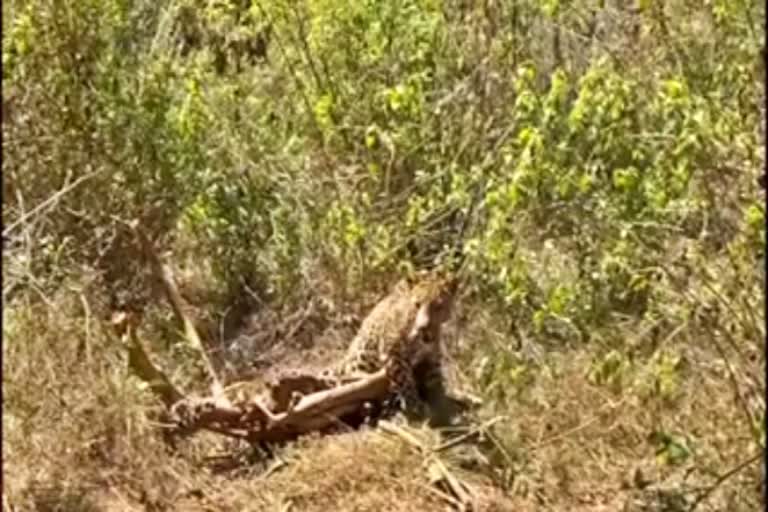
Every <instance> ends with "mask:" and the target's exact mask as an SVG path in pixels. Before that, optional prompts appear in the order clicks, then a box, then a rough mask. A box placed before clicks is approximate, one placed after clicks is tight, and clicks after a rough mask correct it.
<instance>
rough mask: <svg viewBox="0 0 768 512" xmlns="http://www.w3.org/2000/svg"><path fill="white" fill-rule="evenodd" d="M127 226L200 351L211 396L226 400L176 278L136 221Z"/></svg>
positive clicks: (181, 324) (187, 336)
mask: <svg viewBox="0 0 768 512" xmlns="http://www.w3.org/2000/svg"><path fill="white" fill-rule="evenodd" d="M129 226H130V228H131V230H133V232H134V234H135V235H136V237H137V238H138V239H139V242H140V243H141V247H142V249H143V251H144V254H145V255H146V256H147V258H149V261H150V263H151V265H152V271H153V273H154V274H155V277H156V278H157V279H158V280H159V281H160V283H161V284H162V286H163V291H165V295H166V298H167V299H168V302H169V303H170V305H171V308H173V313H174V315H175V316H176V319H177V321H178V322H179V325H180V327H181V329H182V331H183V332H184V336H185V337H186V338H187V341H188V342H189V343H190V344H191V345H192V346H193V347H194V348H196V349H197V350H198V351H199V352H200V357H201V358H202V359H203V363H204V365H205V369H206V371H207V373H208V377H209V378H210V379H211V391H212V393H213V396H214V397H215V398H217V399H219V400H226V398H225V395H224V386H222V384H221V380H220V379H219V377H218V375H217V373H216V368H215V367H214V365H213V361H212V360H211V358H210V356H209V355H208V352H207V351H206V350H205V346H204V345H203V342H202V340H201V339H200V336H199V335H198V333H197V329H195V325H194V324H193V323H192V320H190V318H189V316H188V315H187V314H186V313H185V312H184V300H183V299H182V298H181V294H180V293H179V288H178V286H176V280H175V279H174V277H173V271H172V270H171V267H170V266H169V265H167V264H165V263H164V262H163V260H162V259H161V258H160V255H159V254H158V253H157V251H156V250H155V247H154V245H153V244H152V241H151V240H150V239H149V237H148V236H147V234H146V233H145V232H144V231H143V230H142V229H141V226H140V225H139V222H138V221H136V220H134V221H133V222H131V223H129Z"/></svg>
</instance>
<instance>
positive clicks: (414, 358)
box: [336, 270, 458, 417]
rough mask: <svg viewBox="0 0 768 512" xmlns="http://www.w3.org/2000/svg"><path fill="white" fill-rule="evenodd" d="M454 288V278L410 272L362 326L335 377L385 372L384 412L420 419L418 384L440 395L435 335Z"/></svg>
mask: <svg viewBox="0 0 768 512" xmlns="http://www.w3.org/2000/svg"><path fill="white" fill-rule="evenodd" d="M457 288H458V278H457V276H456V275H455V274H452V273H450V272H444V271H440V270H423V271H419V272H415V273H414V274H411V275H410V276H407V277H405V278H403V279H401V280H400V281H398V282H397V283H396V284H395V285H394V287H393V288H392V289H391V291H390V293H389V294H388V295H387V296H386V297H384V299H382V300H381V301H380V302H378V303H377V304H376V306H374V308H373V309H372V310H371V312H370V313H369V314H368V316H367V317H366V318H365V319H364V320H363V322H362V324H361V326H360V329H359V330H358V332H357V334H356V336H355V337H354V339H353V340H352V342H351V343H350V345H349V348H348V349H347V352H346V354H345V356H344V358H343V359H342V361H341V363H340V364H339V365H338V367H337V368H336V373H337V374H340V375H356V374H361V373H362V374H370V373H374V372H377V371H379V370H380V369H382V368H385V371H386V374H387V378H388V380H389V382H390V395H391V397H392V400H390V402H389V404H388V407H387V408H386V410H387V411H388V412H393V411H394V410H395V409H396V408H400V409H401V410H403V411H404V412H405V413H406V414H407V415H408V416H411V417H423V416H424V415H425V414H426V413H427V409H428V404H427V403H426V402H425V400H424V399H423V398H422V396H421V393H420V389H419V384H421V388H422V389H424V390H427V393H428V394H429V395H435V394H437V395H440V394H443V393H444V390H445V383H444V378H443V371H442V359H443V356H442V347H441V343H440V335H441V327H442V324H443V323H445V322H446V321H447V320H448V319H449V318H450V315H451V312H452V309H453V303H454V298H455V295H456V291H457ZM417 369H418V370H419V371H418V374H417Z"/></svg>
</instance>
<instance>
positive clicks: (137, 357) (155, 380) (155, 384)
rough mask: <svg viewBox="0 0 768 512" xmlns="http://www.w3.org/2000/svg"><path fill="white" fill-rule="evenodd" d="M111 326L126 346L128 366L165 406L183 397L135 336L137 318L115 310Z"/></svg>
mask: <svg viewBox="0 0 768 512" xmlns="http://www.w3.org/2000/svg"><path fill="white" fill-rule="evenodd" d="M111 324H112V327H113V328H114V329H115V331H116V333H117V335H118V336H120V338H121V340H122V341H123V343H124V344H125V345H126V346H127V347H128V367H129V368H130V369H131V371H133V372H134V373H135V374H136V376H137V377H139V378H140V379H141V380H143V381H144V382H146V383H147V384H148V385H149V387H150V389H151V390H152V392H153V393H154V394H155V395H157V396H158V398H160V401H162V402H163V404H164V405H165V406H166V407H167V408H169V409H170V408H171V406H173V404H175V403H177V402H179V401H180V400H183V399H184V395H183V394H182V393H181V391H179V390H178V389H177V388H176V387H175V386H174V385H173V383H172V382H171V380H170V379H169V378H168V376H166V375H165V373H163V372H162V371H161V370H160V369H158V368H157V366H155V365H154V364H153V363H152V360H151V359H150V358H149V356H148V355H147V352H146V350H144V346H143V345H142V344H141V341H139V338H138V337H137V336H136V327H137V326H138V319H137V318H136V317H135V316H134V315H132V314H131V313H127V312H124V311H120V312H115V313H114V314H113V315H112V319H111Z"/></svg>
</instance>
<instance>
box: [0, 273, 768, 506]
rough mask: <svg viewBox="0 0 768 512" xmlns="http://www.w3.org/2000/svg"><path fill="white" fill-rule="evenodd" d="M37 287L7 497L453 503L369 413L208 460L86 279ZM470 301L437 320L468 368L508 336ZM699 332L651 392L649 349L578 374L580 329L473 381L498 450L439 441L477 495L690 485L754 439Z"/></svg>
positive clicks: (18, 388)
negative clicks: (329, 431) (680, 452)
mask: <svg viewBox="0 0 768 512" xmlns="http://www.w3.org/2000/svg"><path fill="white" fill-rule="evenodd" d="M50 302H51V303H53V304H56V306H57V307H56V308H50V307H47V306H45V305H39V304H37V305H35V304H31V303H30V304H27V305H21V304H20V303H17V305H16V306H15V307H14V308H13V309H9V310H5V311H4V322H3V329H4V338H5V342H4V344H3V351H4V353H3V378H4V386H5V395H4V404H5V407H4V410H3V426H4V436H3V451H4V460H3V470H4V475H5V482H4V483H5V493H4V495H5V500H6V501H5V503H6V505H5V506H4V507H5V510H72V511H75V512H77V511H78V510H79V511H86V510H216V511H219V510H220V511H226V510H308V511H314V510H318V511H319V510H344V511H353V510H354V511H364V510H371V511H373V510H445V509H446V507H449V505H448V502H447V501H446V499H445V498H444V497H443V496H441V495H440V494H439V493H436V492H435V491H434V487H431V486H430V485H429V475H428V471H427V466H426V461H427V460H428V456H427V455H426V454H425V453H420V452H419V450H416V449H414V447H413V446H411V445H409V444H408V443H407V442H404V441H403V440H402V439H400V438H398V437H396V436H391V435H387V434H384V433H382V432H380V431H374V430H364V431H361V432H350V433H346V434H341V435H336V436H332V437H327V438H311V439H304V440H302V441H300V442H298V443H295V444H293V445H290V446H287V447H285V448H283V449H280V450H279V451H278V454H277V456H276V458H274V459H271V460H266V461H264V460H261V461H260V460H256V459H254V460H251V462H250V463H246V464H240V465H239V466H237V467H236V469H233V470H230V471H224V472H217V471H214V470H213V469H212V466H211V465H210V464H209V463H207V462H206V461H207V459H208V457H210V456H211V455H214V454H216V453H221V452H222V451H224V450H226V449H227V447H226V446H224V445H223V443H222V442H221V440H219V439H215V438H212V437H206V436H201V437H200V438H198V439H193V440H190V441H186V442H184V443H182V445H181V446H180V448H179V450H178V451H177V452H175V453H171V452H170V451H169V450H168V449H167V447H166V446H165V444H164V443H163V441H162V440H161V437H160V436H159V435H158V430H157V425H155V424H153V423H152V422H151V420H150V419H149V418H151V414H149V415H148V414H147V413H150V412H151V411H152V409H153V407H154V402H153V400H152V398H151V397H150V396H148V393H147V392H146V391H144V390H143V389H142V388H141V386H140V384H139V382H138V381H136V380H135V379H134V378H132V377H130V376H128V375H127V374H126V365H125V361H124V358H123V353H122V350H121V347H120V346H119V345H118V344H117V342H116V341H114V340H113V338H112V337H111V336H110V335H109V334H108V332H107V330H106V329H105V327H106V326H105V323H104V322H103V321H102V320H101V319H99V318H94V317H93V316H91V317H88V316H87V315H85V314H84V313H85V310H84V308H83V304H84V302H83V301H82V297H81V296H79V295H78V294H77V293H75V292H72V291H67V288H66V287H64V288H62V291H61V292H60V297H52V298H50ZM470 316H471V317H473V318H475V320H473V321H470V322H469V323H468V324H467V325H466V326H464V328H463V329H462V332H461V333H457V332H456V331H455V329H454V330H449V332H448V334H447V341H448V342H449V343H450V344H451V346H452V347H454V348H455V350H453V351H452V352H454V356H455V359H456V360H457V361H464V363H463V364H460V365H459V366H460V367H462V368H465V370H466V369H476V368H480V367H481V366H482V364H481V362H480V361H477V360H475V359H473V357H475V356H476V354H477V352H476V351H474V350H473V348H472V347H473V346H476V345H477V344H478V343H481V342H486V343H487V342H489V340H491V341H492V340H494V339H496V340H498V339H500V338H503V337H504V335H503V334H502V333H499V332H496V331H494V330H493V329H492V325H493V324H492V323H491V322H489V321H488V319H487V318H485V317H484V316H483V315H479V314H478V315H470ZM458 334H461V338H462V343H461V344H458V343H457V335H458ZM326 338H327V337H326ZM330 345H331V342H330V341H328V340H326V341H320V342H319V343H318V345H317V346H316V347H315V348H313V349H312V351H317V352H318V353H320V354H324V353H326V352H328V351H324V350H323V349H324V347H326V346H328V347H329V350H330ZM710 347H711V344H709V343H703V342H697V340H694V339H680V340H672V341H670V342H668V349H667V352H668V353H674V354H676V355H677V356H678V357H679V358H680V361H682V363H680V364H679V365H678V366H677V370H676V373H675V375H674V379H675V381H674V385H673V386H672V385H671V384H670V385H671V386H672V388H671V389H670V390H668V391H669V392H665V393H660V392H659V390H658V371H657V370H655V368H656V366H654V365H658V360H659V359H658V358H659V356H658V354H659V352H658V351H653V352H649V355H646V356H638V357H636V358H635V359H633V360H629V359H627V360H626V361H625V362H624V364H623V365H619V366H618V368H620V369H619V370H617V372H618V373H616V374H615V375H614V376H613V380H610V384H606V383H605V382H602V383H596V381H595V379H594V378H593V377H591V375H593V372H592V373H591V372H590V369H591V368H594V367H595V364H596V362H599V361H601V360H603V359H601V358H602V357H603V354H601V353H600V352H599V351H598V350H597V349H596V348H595V347H594V346H592V347H590V348H587V347H584V348H574V349H569V350H562V351H550V352H548V353H546V354H544V355H542V357H541V358H539V359H538V360H537V362H529V363H527V365H526V366H525V370H524V371H523V372H522V374H521V375H522V376H518V377H516V378H514V379H513V378H510V379H509V380H508V381H507V383H506V387H505V392H504V393H498V390H497V391H494V389H495V388H493V387H490V388H487V389H485V390H484V391H485V393H484V394H485V395H486V398H487V403H486V406H485V410H483V411H481V414H482V415H483V416H486V417H490V416H495V415H499V414H502V415H504V416H505V420H504V421H502V422H499V423H498V424H496V425H495V427H494V432H495V435H496V437H497V438H498V440H499V442H500V444H501V445H502V446H503V448H504V451H503V454H502V452H499V451H498V450H497V451H492V452H488V453H487V454H488V455H489V463H488V465H484V464H479V465H475V467H469V466H466V467H465V468H464V469H463V468H462V466H465V464H463V463H462V460H463V459H461V458H460V457H459V454H458V453H452V452H451V451H450V450H449V451H448V452H446V453H441V457H443V459H444V460H445V461H446V462H447V464H448V466H449V467H450V468H452V469H451V470H452V471H454V472H455V474H457V475H459V476H460V478H462V479H463V480H464V481H466V482H467V483H469V484H470V485H471V486H472V487H473V488H474V489H475V491H476V492H477V495H478V496H479V497H480V498H481V499H480V500H479V501H478V509H479V510H542V509H549V510H563V509H566V508H567V509H570V510H585V511H586V510H594V511H597V510H617V509H618V508H620V506H621V504H623V503H624V502H625V501H626V500H627V499H629V497H630V496H632V495H634V493H638V492H639V488H640V487H645V486H649V488H650V487H660V488H670V489H673V491H675V492H680V493H683V494H685V493H686V492H688V496H689V498H688V500H689V503H690V502H691V500H692V499H693V497H695V496H696V492H701V490H702V489H706V488H708V486H712V485H713V484H715V483H717V479H718V476H719V475H722V474H723V473H725V472H726V471H727V470H729V469H730V468H734V467H737V466H738V465H739V464H740V463H742V462H743V461H745V460H747V459H749V458H750V457H751V456H752V454H753V453H755V452H756V450H757V449H758V448H757V446H756V443H755V438H754V437H753V436H751V435H750V434H749V432H750V427H749V425H747V424H746V419H745V415H744V413H743V411H742V410H741V409H740V405H739V404H740V403H741V402H740V398H738V397H736V396H735V394H734V393H735V389H736V388H735V387H734V386H733V384H732V382H731V381H730V380H729V379H728V375H727V371H726V368H725V367H724V365H723V361H724V359H723V358H722V357H721V356H720V355H718V354H715V353H713V351H712V350H711V348H710ZM156 348H157V347H156ZM158 350H159V349H158ZM287 352H291V350H287ZM292 352H293V353H292V354H290V355H291V357H289V360H290V359H294V360H295V359H297V358H299V357H301V352H300V349H298V348H294V349H292ZM328 353H330V352H328ZM305 354H308V353H307V352H305ZM498 356H499V357H505V354H503V353H501V352H500V353H499V354H498ZM730 356H732V357H733V360H734V361H735V360H737V357H736V355H735V354H730ZM761 359H762V358H761V357H760V355H759V354H756V355H755V357H754V359H753V361H752V363H751V364H752V368H746V367H745V369H746V370H750V371H753V372H755V374H760V371H759V370H760V367H761V365H762V360H761ZM168 362H171V361H166V363H168ZM747 364H750V363H747ZM173 371H176V372H181V371H183V366H178V367H177V368H175V369H173V368H172V373H173ZM463 373H464V374H465V378H466V379H467V380H468V381H474V382H476V383H479V382H481V381H482V379H480V378H479V377H478V376H477V375H472V371H464V372H463ZM743 373H744V374H746V371H745V372H743ZM745 382H746V381H745ZM654 386H656V387H654ZM739 389H740V390H742V391H741V393H743V390H745V389H747V388H746V387H745V386H741V387H740V388H739ZM481 391H483V390H481ZM748 398H749V397H748ZM756 398H759V397H752V399H753V400H754V399H756ZM654 432H657V433H670V434H671V435H673V436H678V438H679V439H680V440H682V442H684V443H685V444H686V445H687V448H688V450H689V453H688V454H686V455H685V456H681V458H680V460H679V461H677V460H676V461H673V462H674V463H672V462H669V463H663V462H660V459H659V458H658V457H657V451H658V449H659V447H660V444H659V443H660V441H659V438H658V436H656V437H654V435H653V433H654ZM413 433H414V435H415V436H416V437H417V438H418V439H421V442H422V443H423V445H424V446H436V445H437V443H438V442H439V439H438V435H437V434H436V433H435V432H432V431H429V430H427V429H421V428H415V430H413ZM229 448H230V449H231V448H232V447H231V446H230V447H229ZM459 449H460V448H459ZM457 450H458V449H457ZM763 479H764V477H763V474H762V473H761V471H760V468H759V464H757V463H754V464H751V465H748V466H747V467H745V468H744V469H743V470H741V471H739V472H737V473H736V474H734V475H733V476H731V477H730V478H728V479H726V480H725V481H723V482H722V483H719V485H718V487H717V488H716V489H715V490H714V492H712V493H711V494H709V495H708V496H707V499H706V500H705V501H703V502H702V503H701V504H700V505H699V508H698V510H700V511H701V510H736V511H738V510H754V509H756V507H757V506H758V504H759V502H760V498H761V495H760V489H761V482H763V481H764V480H763ZM56 507H58V508H56Z"/></svg>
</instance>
